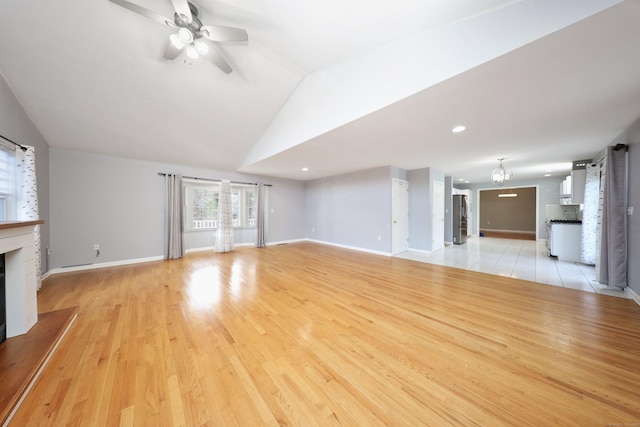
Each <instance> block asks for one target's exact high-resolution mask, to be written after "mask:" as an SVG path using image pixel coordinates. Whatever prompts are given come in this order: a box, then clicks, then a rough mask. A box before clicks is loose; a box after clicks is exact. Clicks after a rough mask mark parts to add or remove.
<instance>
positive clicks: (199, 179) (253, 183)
mask: <svg viewBox="0 0 640 427" xmlns="http://www.w3.org/2000/svg"><path fill="white" fill-rule="evenodd" d="M158 175H160V176H167V174H166V173H165V172H158ZM183 178H187V179H195V180H197V181H211V182H222V180H221V179H211V178H198V177H197V176H183ZM231 182H232V183H233V184H244V185H258V183H257V182H242V181H231ZM262 185H264V186H265V187H272V185H271V184H262Z"/></svg>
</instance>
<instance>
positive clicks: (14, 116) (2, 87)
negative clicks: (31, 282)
mask: <svg viewBox="0 0 640 427" xmlns="http://www.w3.org/2000/svg"><path fill="white" fill-rule="evenodd" d="M0 134H1V135H4V136H6V137H7V138H9V139H11V140H13V141H15V142H17V143H19V144H22V145H30V146H32V147H34V148H35V153H36V154H35V157H36V179H37V180H38V208H39V210H40V219H43V220H44V224H43V225H41V226H40V239H41V242H42V271H43V272H44V271H47V247H49V244H50V243H49V242H50V240H49V238H50V232H49V230H50V229H51V224H50V221H49V146H48V145H47V143H46V142H45V141H44V139H42V136H41V135H40V132H38V129H36V127H35V125H34V124H33V123H32V122H31V120H30V119H29V117H27V114H26V113H25V112H24V110H23V109H22V106H21V105H20V103H19V102H18V100H17V99H16V97H15V96H14V95H13V92H12V91H11V89H10V88H9V86H8V85H7V83H6V82H5V80H4V79H3V78H2V76H0Z"/></svg>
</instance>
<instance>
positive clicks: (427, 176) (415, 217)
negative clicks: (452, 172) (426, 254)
mask: <svg viewBox="0 0 640 427" xmlns="http://www.w3.org/2000/svg"><path fill="white" fill-rule="evenodd" d="M408 176H409V248H410V249H414V250H421V251H430V250H432V247H433V236H432V229H433V221H432V210H433V207H432V206H433V200H432V199H433V193H432V191H431V189H432V187H433V181H442V182H445V177H444V173H443V172H441V171H438V170H436V169H433V168H423V169H415V170H412V171H409V173H408ZM446 188H447V185H446V183H445V209H446V206H447V205H446ZM445 218H446V215H445ZM445 233H446V224H445Z"/></svg>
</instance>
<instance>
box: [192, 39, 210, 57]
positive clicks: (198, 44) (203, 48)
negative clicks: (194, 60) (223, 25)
mask: <svg viewBox="0 0 640 427" xmlns="http://www.w3.org/2000/svg"><path fill="white" fill-rule="evenodd" d="M193 45H194V46H195V48H196V50H197V51H198V53H199V54H200V55H206V54H207V52H209V46H207V43H206V42H205V41H204V40H202V39H197V40H196V41H194V42H193Z"/></svg>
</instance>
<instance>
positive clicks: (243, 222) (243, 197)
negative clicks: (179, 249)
mask: <svg viewBox="0 0 640 427" xmlns="http://www.w3.org/2000/svg"><path fill="white" fill-rule="evenodd" d="M194 187H211V188H213V189H218V190H219V189H220V183H219V182H215V181H204V180H198V179H189V178H185V179H183V194H184V205H183V213H184V231H185V232H187V233H189V232H200V231H213V230H216V228H217V218H212V219H206V220H199V222H200V224H197V225H196V224H195V221H196V220H194V219H193V218H192V216H191V210H192V208H191V206H190V197H191V191H190V188H194ZM238 189H252V190H253V191H254V192H255V191H257V187H256V186H255V185H253V184H234V183H233V182H232V183H231V191H234V190H236V191H237V190H238ZM254 194H255V193H254ZM248 195H249V192H247V191H242V192H241V193H240V200H239V204H240V209H239V212H238V216H239V217H238V218H236V219H234V220H233V222H234V225H233V228H234V229H255V228H256V222H257V220H256V218H251V219H249V218H247V216H248V215H249V212H248V208H249V207H248V197H249V196H248ZM256 196H257V195H256ZM256 207H257V206H254V209H256Z"/></svg>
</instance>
